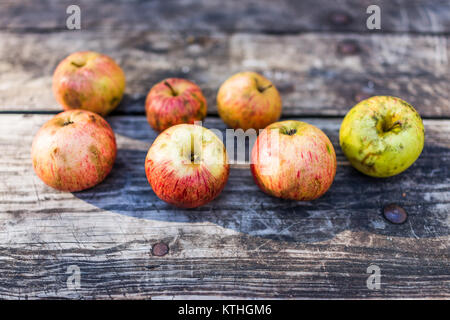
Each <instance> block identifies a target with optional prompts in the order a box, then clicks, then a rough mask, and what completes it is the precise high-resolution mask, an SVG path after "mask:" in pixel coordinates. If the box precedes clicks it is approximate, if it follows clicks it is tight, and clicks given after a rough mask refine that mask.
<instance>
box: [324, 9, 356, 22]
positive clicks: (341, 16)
mask: <svg viewBox="0 0 450 320" xmlns="http://www.w3.org/2000/svg"><path fill="white" fill-rule="evenodd" d="M328 20H329V21H330V22H331V24H332V25H335V26H347V25H349V24H350V23H352V21H353V19H352V17H351V16H350V15H349V14H348V13H346V12H343V11H335V12H332V13H330V14H329V16H328Z"/></svg>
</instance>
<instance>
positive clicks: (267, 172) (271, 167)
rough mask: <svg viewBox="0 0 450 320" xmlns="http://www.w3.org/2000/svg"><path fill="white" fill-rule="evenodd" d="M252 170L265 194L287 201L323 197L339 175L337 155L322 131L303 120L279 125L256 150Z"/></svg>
mask: <svg viewBox="0 0 450 320" xmlns="http://www.w3.org/2000/svg"><path fill="white" fill-rule="evenodd" d="M250 168H251V171H252V174H253V177H254V179H255V182H256V184H257V185H258V186H259V187H260V188H261V190H263V191H264V192H266V193H268V194H270V195H272V196H275V197H279V198H283V199H291V200H313V199H316V198H318V197H320V196H322V195H323V194H324V193H325V192H326V191H327V190H328V189H329V188H330V186H331V184H332V183H333V180H334V176H335V175H336V154H335V151H334V148H333V145H332V144H331V142H330V139H328V137H327V136H326V134H325V133H324V132H323V131H322V130H320V129H319V128H317V127H315V126H313V125H311V124H308V123H305V122H301V121H295V120H287V121H281V122H275V123H273V124H271V125H270V126H268V127H267V128H265V129H264V130H263V131H262V132H261V133H260V135H259V136H258V139H257V140H256V142H255V145H254V146H253V149H252V155H251V164H250Z"/></svg>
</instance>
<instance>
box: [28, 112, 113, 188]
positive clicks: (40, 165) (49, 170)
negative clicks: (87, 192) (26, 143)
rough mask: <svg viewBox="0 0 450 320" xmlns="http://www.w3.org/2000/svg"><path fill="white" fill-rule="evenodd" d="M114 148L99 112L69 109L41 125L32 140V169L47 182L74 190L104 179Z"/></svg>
mask: <svg viewBox="0 0 450 320" xmlns="http://www.w3.org/2000/svg"><path fill="white" fill-rule="evenodd" d="M116 151H117V149H116V140H115V137H114V133H113V131H112V129H111V127H110V126H109V124H108V123H107V122H106V121H105V120H104V119H103V118H102V117H101V116H99V115H97V114H95V113H92V112H89V111H84V110H70V111H65V112H62V113H60V114H57V115H56V116H54V117H53V118H52V119H50V120H49V121H48V122H47V123H45V124H44V125H43V126H42V127H41V129H40V130H39V131H38V133H37V134H36V136H35V137H34V140H33V145H32V148H31V158H32V161H33V168H34V171H35V172H36V174H37V175H38V177H39V178H40V179H41V180H42V181H44V182H45V183H46V184H47V185H49V186H50V187H52V188H55V189H58V190H62V191H70V192H75V191H81V190H84V189H88V188H91V187H93V186H95V185H96V184H98V183H100V182H101V181H102V180H103V179H105V177H106V176H107V175H108V173H109V172H110V171H111V169H112V167H113V164H114V160H115V158H116Z"/></svg>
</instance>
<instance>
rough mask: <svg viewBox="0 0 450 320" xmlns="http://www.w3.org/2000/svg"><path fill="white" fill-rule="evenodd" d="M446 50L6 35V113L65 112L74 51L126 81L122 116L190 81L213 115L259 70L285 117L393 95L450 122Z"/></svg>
mask: <svg viewBox="0 0 450 320" xmlns="http://www.w3.org/2000/svg"><path fill="white" fill-rule="evenodd" d="M343 43H351V44H354V45H355V46H356V51H355V53H353V54H343V53H342V52H341V51H340V50H339V49H338V48H340V47H341V46H342V44H343ZM449 48H450V41H449V36H448V35H433V36H432V35H397V34H394V35H393V34H367V35H361V34H355V33H344V34H327V33H306V34H298V35H263V34H249V33H237V34H231V35H229V34H224V33H214V34H213V35H208V34H195V33H192V34H189V33H188V34H183V33H180V32H175V33H167V32H165V33H161V32H152V31H133V32H128V31H121V30H114V32H108V31H90V30H89V29H88V30H82V31H79V32H78V31H76V32H71V31H66V32H50V33H8V32H0V112H8V111H16V112H22V111H28V112H37V111H40V112H42V111H55V110H60V109H61V108H60V107H59V106H58V105H57V103H56V101H55V99H54V97H53V94H52V91H51V84H52V74H53V71H54V69H55V67H56V65H57V64H58V62H59V61H60V60H62V59H63V58H64V57H66V56H67V55H69V54H70V53H72V52H75V51H79V50H96V51H100V52H103V53H106V54H109V55H111V56H112V57H114V58H115V59H116V60H117V62H118V63H119V64H120V65H121V66H122V67H123V69H124V71H125V74H126V76H127V89H126V94H125V97H124V100H123V102H122V103H121V105H120V106H119V107H118V109H117V111H116V114H143V113H144V101H145V97H146V95H147V93H148V91H149V90H150V88H151V87H152V86H153V85H154V84H155V83H156V82H158V81H161V80H162V79H164V78H166V77H183V78H188V79H191V80H193V81H195V82H196V83H198V84H199V85H200V87H201V88H202V90H203V92H204V94H205V96H206V98H207V101H208V112H209V114H210V115H215V114H217V108H216V101H215V96H216V93H217V90H218V88H219V86H220V84H221V83H222V82H223V81H225V80H226V79H227V78H228V77H229V76H231V75H232V74H234V73H236V72H239V71H242V70H255V71H258V72H261V73H263V74H264V75H265V76H267V77H268V78H269V79H271V80H272V81H273V82H274V83H275V85H276V86H277V88H278V89H279V91H280V93H281V95H282V98H283V115H284V116H324V115H325V116H343V115H345V114H346V113H347V111H348V110H349V109H350V108H351V107H352V106H353V105H354V104H355V103H356V102H358V101H359V100H361V99H363V98H365V97H368V96H372V95H393V96H397V97H400V98H402V99H404V100H406V101H408V102H409V103H411V104H412V105H413V106H414V107H415V108H416V109H417V110H418V111H419V113H420V114H421V115H422V116H424V117H431V118H437V117H446V118H447V117H450V105H449V103H448V101H449V100H450V97H449V95H450V66H449V52H450V50H449ZM347 50H348V49H347Z"/></svg>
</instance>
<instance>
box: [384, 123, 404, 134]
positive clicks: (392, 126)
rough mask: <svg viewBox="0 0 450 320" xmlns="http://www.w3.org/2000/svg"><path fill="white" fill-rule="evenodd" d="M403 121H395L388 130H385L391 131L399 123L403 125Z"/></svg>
mask: <svg viewBox="0 0 450 320" xmlns="http://www.w3.org/2000/svg"><path fill="white" fill-rule="evenodd" d="M401 124H402V123H401V122H400V121H395V122H394V123H393V124H392V125H391V126H390V127H389V128H388V129H387V130H384V131H385V132H388V131H391V130H392V129H394V128H395V127H396V126H397V125H401Z"/></svg>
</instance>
